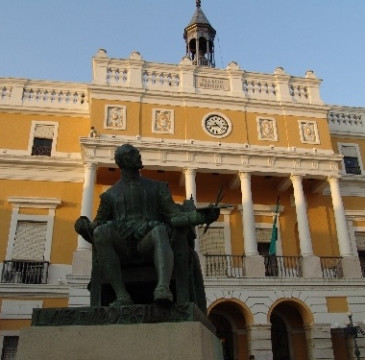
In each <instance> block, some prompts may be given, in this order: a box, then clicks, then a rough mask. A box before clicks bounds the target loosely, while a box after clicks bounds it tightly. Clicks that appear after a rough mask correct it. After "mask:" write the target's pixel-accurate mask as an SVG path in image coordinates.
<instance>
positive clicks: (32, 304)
mask: <svg viewBox="0 0 365 360" xmlns="http://www.w3.org/2000/svg"><path fill="white" fill-rule="evenodd" d="M42 306H43V300H6V299H3V300H2V303H1V312H0V319H31V318H32V313H33V309H34V308H35V309H40V308H42Z"/></svg>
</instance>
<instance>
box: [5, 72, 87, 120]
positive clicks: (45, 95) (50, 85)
mask: <svg viewBox="0 0 365 360" xmlns="http://www.w3.org/2000/svg"><path fill="white" fill-rule="evenodd" d="M88 103H89V100H88V89H87V86H86V85H82V84H76V83H61V82H50V81H40V80H39V81H32V80H27V79H13V78H0V107H1V106H7V107H11V106H16V107H23V108H38V109H47V110H49V109H50V108H51V109H53V110H54V111H64V110H71V111H72V112H74V113H86V112H88V106H89V104H88Z"/></svg>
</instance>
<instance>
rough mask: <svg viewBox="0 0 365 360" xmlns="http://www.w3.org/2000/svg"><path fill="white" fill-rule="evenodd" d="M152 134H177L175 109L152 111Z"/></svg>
mask: <svg viewBox="0 0 365 360" xmlns="http://www.w3.org/2000/svg"><path fill="white" fill-rule="evenodd" d="M152 133H154V134H174V133H175V113H174V110H173V109H162V108H160V109H152Z"/></svg>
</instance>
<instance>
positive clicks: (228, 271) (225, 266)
mask: <svg viewBox="0 0 365 360" xmlns="http://www.w3.org/2000/svg"><path fill="white" fill-rule="evenodd" d="M244 262H245V258H244V256H243V255H211V254H209V255H208V254H207V255H205V275H206V276H212V277H229V278H241V277H243V276H244V269H245V263H244Z"/></svg>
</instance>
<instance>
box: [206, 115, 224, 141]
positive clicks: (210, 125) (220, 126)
mask: <svg viewBox="0 0 365 360" xmlns="http://www.w3.org/2000/svg"><path fill="white" fill-rule="evenodd" d="M204 128H205V129H206V131H208V133H209V134H211V135H213V136H225V135H228V131H229V130H230V124H229V123H228V121H227V120H226V119H225V118H224V117H222V116H220V115H210V116H208V117H207V118H206V119H205V120H204Z"/></svg>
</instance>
